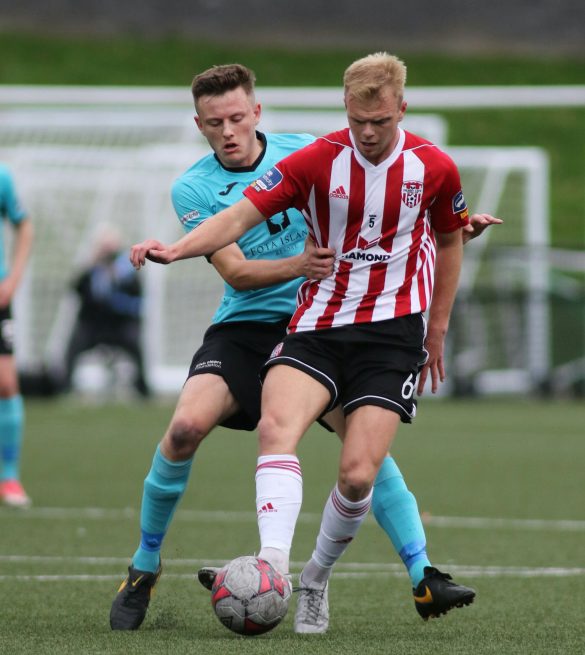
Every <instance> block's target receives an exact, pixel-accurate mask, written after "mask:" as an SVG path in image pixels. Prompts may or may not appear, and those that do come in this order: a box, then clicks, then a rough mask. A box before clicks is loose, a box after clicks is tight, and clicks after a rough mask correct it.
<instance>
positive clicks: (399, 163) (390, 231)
mask: <svg viewBox="0 0 585 655" xmlns="http://www.w3.org/2000/svg"><path fill="white" fill-rule="evenodd" d="M403 176H404V157H403V156H402V155H401V156H400V157H399V158H398V159H397V160H396V162H395V163H394V165H393V166H391V167H390V169H389V170H388V173H387V175H386V200H385V202H384V217H383V219H382V220H383V222H382V238H381V239H380V247H381V248H384V250H386V252H392V243H393V241H394V237H395V236H396V230H397V229H398V218H399V217H400V206H401V204H402V199H401V197H400V195H401V189H402V178H403Z"/></svg>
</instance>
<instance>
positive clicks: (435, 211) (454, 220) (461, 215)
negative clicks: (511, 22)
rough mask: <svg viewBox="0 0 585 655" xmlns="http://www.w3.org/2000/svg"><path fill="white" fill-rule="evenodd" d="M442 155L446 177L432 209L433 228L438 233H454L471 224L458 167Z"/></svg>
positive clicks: (446, 156)
mask: <svg viewBox="0 0 585 655" xmlns="http://www.w3.org/2000/svg"><path fill="white" fill-rule="evenodd" d="M442 154H443V157H444V159H443V164H444V177H443V182H442V184H441V185H440V188H439V192H438V194H437V197H436V199H435V201H434V202H433V204H432V205H431V208H430V213H431V226H432V227H433V229H434V230H436V231H437V232H454V231H455V230H458V229H459V228H461V227H463V226H464V225H467V224H468V223H469V211H468V209H467V203H466V202H465V197H464V196H463V190H462V189H461V178H460V176H459V171H458V170H457V166H456V165H455V162H454V161H453V160H452V159H451V157H449V156H448V155H446V154H445V153H442Z"/></svg>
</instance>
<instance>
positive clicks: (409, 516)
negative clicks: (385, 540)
mask: <svg viewBox="0 0 585 655" xmlns="http://www.w3.org/2000/svg"><path fill="white" fill-rule="evenodd" d="M372 510H373V512H374V516H375V517H376V521H378V523H379V524H380V526H381V527H382V528H383V530H384V531H385V532H386V534H387V535H388V536H389V537H390V541H391V542H392V544H393V545H394V548H395V549H396V552H397V553H398V554H399V555H400V558H401V559H402V561H403V562H404V565H405V566H406V568H407V570H408V575H409V576H410V579H411V581H412V586H413V587H417V586H418V583H419V582H420V581H421V580H422V579H423V577H424V568H425V566H431V563H430V561H429V559H428V557H427V551H426V545H427V543H426V537H425V531H424V528H423V524H422V521H421V518H420V514H419V513H418V506H417V504H416V498H415V497H414V494H412V493H411V492H410V491H409V490H408V487H407V486H406V483H405V482H404V478H403V477H402V473H401V472H400V469H399V468H398V466H397V464H396V462H395V461H394V460H393V459H392V457H389V456H388V457H385V458H384V461H383V462H382V466H381V467H380V471H379V472H378V477H377V478H376V481H375V482H374V495H373V497H372Z"/></svg>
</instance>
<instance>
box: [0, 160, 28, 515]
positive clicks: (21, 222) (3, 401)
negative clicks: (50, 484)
mask: <svg viewBox="0 0 585 655" xmlns="http://www.w3.org/2000/svg"><path fill="white" fill-rule="evenodd" d="M0 217H2V218H3V219H4V220H5V221H6V222H8V223H9V224H10V226H11V227H12V228H13V230H14V233H15V239H14V242H13V248H12V261H11V262H7V261H6V259H5V254H4V252H5V244H4V230H0V501H1V502H3V503H4V504H5V505H8V506H10V507H28V506H29V505H30V502H31V501H30V498H29V497H28V495H27V494H26V492H25V490H24V487H23V486H22V483H21V481H20V452H21V442H22V430H23V424H24V408H23V402H22V396H21V395H20V389H19V386H18V375H17V371H16V363H15V360H14V350H13V348H14V343H13V338H14V326H13V321H12V313H11V302H12V299H13V297H14V294H15V292H16V290H17V289H18V286H19V284H20V282H21V280H22V276H23V274H24V271H25V268H26V263H27V261H28V257H29V254H30V250H31V246H32V241H33V228H32V224H31V221H30V219H29V218H28V216H27V213H26V211H25V210H24V209H23V207H22V206H21V204H20V202H19V200H18V197H17V195H16V191H15V188H14V183H13V180H12V176H11V174H10V172H9V170H8V168H6V166H4V165H2V164H0Z"/></svg>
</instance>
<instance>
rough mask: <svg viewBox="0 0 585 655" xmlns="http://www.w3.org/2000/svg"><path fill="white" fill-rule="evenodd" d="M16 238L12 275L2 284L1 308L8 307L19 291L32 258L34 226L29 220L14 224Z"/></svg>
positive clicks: (0, 289)
mask: <svg viewBox="0 0 585 655" xmlns="http://www.w3.org/2000/svg"><path fill="white" fill-rule="evenodd" d="M12 225H13V227H14V232H15V238H14V244H13V247H12V263H11V266H10V273H9V274H8V276H7V277H6V278H4V280H2V282H1V283H0V307H6V306H7V305H8V304H9V303H10V301H11V300H12V297H13V296H14V293H15V291H16V290H17V289H18V286H19V285H20V282H21V280H22V276H23V275H24V271H25V269H26V264H27V262H28V258H29V256H30V251H31V249H32V243H33V236H34V234H33V226H32V222H31V220H30V219H29V218H24V219H22V220H21V221H19V222H18V223H13V224H12Z"/></svg>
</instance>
